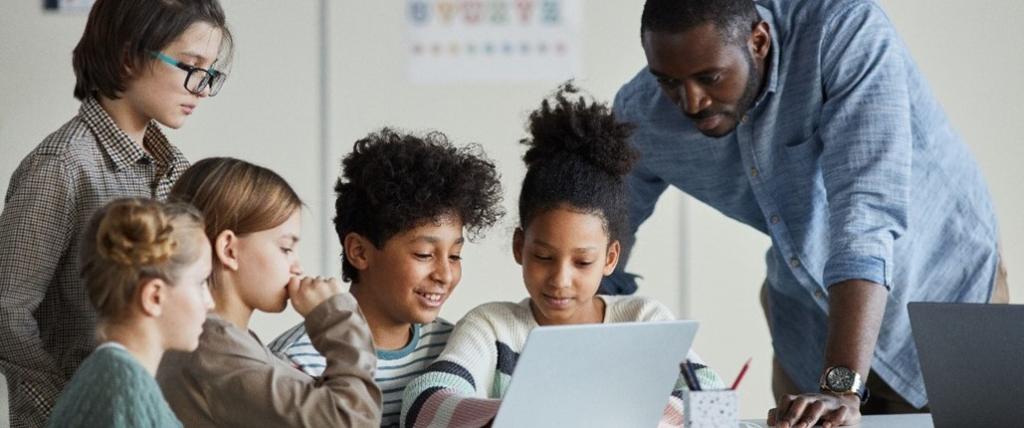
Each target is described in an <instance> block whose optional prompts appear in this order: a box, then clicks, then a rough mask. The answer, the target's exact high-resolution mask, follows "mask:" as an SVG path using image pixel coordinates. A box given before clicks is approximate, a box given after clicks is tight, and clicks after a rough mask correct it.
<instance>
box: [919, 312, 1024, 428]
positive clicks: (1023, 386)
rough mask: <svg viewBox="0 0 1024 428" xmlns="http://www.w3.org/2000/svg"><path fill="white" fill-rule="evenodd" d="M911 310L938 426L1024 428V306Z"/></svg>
mask: <svg viewBox="0 0 1024 428" xmlns="http://www.w3.org/2000/svg"><path fill="white" fill-rule="evenodd" d="M908 310H909V311H910V324H911V327H912V328H913V334H914V341H915V342H917V354H918V358H919V359H920V360H921V371H922V372H923V374H924V385H925V389H926V390H927V391H928V407H930V408H931V412H932V420H933V421H934V423H935V426H936V427H937V428H943V427H1011V426H1016V427H1019V426H1024V406H1022V405H1021V397H1024V305H989V304H977V303H923V302H920V303H910V304H909V305H908Z"/></svg>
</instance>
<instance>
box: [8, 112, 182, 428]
mask: <svg viewBox="0 0 1024 428" xmlns="http://www.w3.org/2000/svg"><path fill="white" fill-rule="evenodd" d="M143 146H144V147H145V150H143V148H142V147H140V146H139V145H138V144H136V143H135V142H133V141H132V140H131V138H129V137H128V135H126V134H125V133H124V131H122V130H121V129H120V128H118V127H117V125H116V124H115V123H114V121H113V119H112V118H111V117H110V115H108V114H107V112H106V111H105V110H103V108H102V107H101V106H100V103H99V102H98V101H97V100H96V99H93V98H89V99H87V100H85V101H84V102H82V105H81V108H80V109H79V111H78V115H77V116H75V117H74V118H72V119H71V120H70V121H69V122H68V123H66V124H64V126H62V127H61V128H60V129H58V130H57V131H56V132H54V133H52V134H50V135H49V136H48V137H46V139H45V140H43V142H42V143H41V144H39V146H37V147H36V148H35V150H33V151H32V152H31V153H29V154H28V156H26V157H25V159H24V160H22V162H21V164H20V165H19V166H18V168H17V170H15V171H14V174H13V175H12V176H11V181H10V187H9V188H8V190H7V196H6V197H5V199H4V207H3V213H2V214H0V249H2V250H0V369H2V370H3V371H4V374H5V375H6V376H7V380H8V384H9V390H10V399H11V406H10V409H11V421H12V426H14V427H38V426H42V425H44V424H45V423H46V418H47V417H48V415H49V413H50V409H51V408H52V406H53V404H54V402H55V401H56V399H57V396H58V395H59V394H60V391H61V389H63V387H64V384H65V383H66V382H67V381H68V380H69V379H70V378H71V375H72V374H73V373H74V372H75V369H76V368H78V365H79V364H81V362H82V360H83V359H85V357H86V356H87V355H89V353H90V352H92V350H93V348H94V347H95V325H96V315H95V311H94V310H93V308H92V306H91V305H90V304H89V298H88V295H87V293H86V290H85V287H84V284H83V282H82V280H81V278H80V275H79V266H78V248H79V242H80V239H81V238H82V237H80V236H79V235H80V234H81V233H82V232H81V231H82V230H83V229H84V228H85V226H86V224H87V223H88V221H89V219H90V217H91V216H92V214H93V213H94V212H95V211H96V210H97V209H98V208H100V207H101V206H103V205H104V204H105V203H107V202H109V201H110V200H112V199H115V198H121V197H151V198H158V199H164V198H166V196H167V193H168V192H169V191H170V188H171V185H172V184H173V183H174V181H175V180H176V179H177V178H178V177H179V176H181V174H182V173H183V172H184V171H185V169H186V168H188V161H187V160H186V159H185V157H184V156H183V155H182V154H181V152H180V151H178V149H177V148H175V147H174V146H172V145H171V144H170V143H169V142H168V141H167V138H166V137H165V136H164V135H163V133H162V132H161V131H160V129H159V127H158V126H157V125H156V123H155V122H152V121H151V122H150V123H149V125H148V126H147V127H146V131H145V135H144V137H143Z"/></svg>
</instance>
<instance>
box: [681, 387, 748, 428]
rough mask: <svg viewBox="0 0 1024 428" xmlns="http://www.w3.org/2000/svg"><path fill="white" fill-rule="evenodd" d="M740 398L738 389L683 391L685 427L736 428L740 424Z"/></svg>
mask: <svg viewBox="0 0 1024 428" xmlns="http://www.w3.org/2000/svg"><path fill="white" fill-rule="evenodd" d="M739 407H740V399H739V396H738V395H736V391H734V390H731V389H722V390H715V391H683V427H684V428H720V427H729V428H735V427H736V426H737V425H739V415H740V410H739Z"/></svg>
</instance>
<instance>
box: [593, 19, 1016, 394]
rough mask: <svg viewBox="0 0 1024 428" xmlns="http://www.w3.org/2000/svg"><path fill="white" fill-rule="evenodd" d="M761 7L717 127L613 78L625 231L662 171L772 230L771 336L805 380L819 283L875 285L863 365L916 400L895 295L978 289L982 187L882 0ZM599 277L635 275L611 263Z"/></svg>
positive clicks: (933, 295)
mask: <svg viewBox="0 0 1024 428" xmlns="http://www.w3.org/2000/svg"><path fill="white" fill-rule="evenodd" d="M758 11H759V13H760V14H761V16H762V18H763V19H765V21H767V23H768V25H769V26H770V28H771V37H772V47H771V54H770V55H769V63H768V64H767V67H768V69H767V72H766V76H765V80H764V82H763V88H762V92H761V93H760V94H759V96H758V98H757V99H756V101H755V103H754V105H753V106H752V107H751V109H750V111H749V112H748V113H747V115H746V117H745V118H744V120H743V121H742V122H741V123H740V125H739V126H738V128H737V129H736V130H735V131H734V132H733V133H731V134H729V135H728V136H726V137H723V138H720V139H713V138H709V137H705V136H704V135H702V134H701V133H700V132H699V131H697V129H696V128H695V127H694V125H693V123H692V122H691V121H690V120H689V119H688V118H686V117H685V116H683V114H682V112H681V110H680V109H679V108H678V107H677V106H675V105H673V103H672V102H671V101H670V100H669V99H668V98H667V97H666V96H664V95H663V94H662V92H661V90H660V88H659V86H658V83H657V81H656V80H655V78H654V77H653V76H652V75H651V74H650V72H649V71H648V70H646V69H644V70H641V71H640V72H639V73H638V74H637V75H636V77H634V78H633V79H632V80H631V81H630V82H629V83H627V84H626V85H625V86H623V87H622V89H620V91H619V93H618V95H617V96H616V98H615V104H614V109H615V113H616V115H617V116H618V117H619V118H620V119H621V120H624V121H628V122H632V123H634V124H635V125H637V129H636V131H635V132H634V134H633V143H634V145H635V147H636V148H637V150H638V151H639V152H640V154H641V161H640V163H639V164H638V166H637V167H636V168H635V170H634V171H633V173H632V174H631V176H630V177H629V181H628V184H629V189H630V219H631V222H632V224H633V232H634V233H633V234H632V235H631V236H630V237H628V238H627V239H626V240H625V241H626V242H624V244H625V245H626V246H627V248H628V247H630V246H631V245H632V240H633V239H634V236H635V231H636V228H637V227H638V226H639V225H640V224H641V223H643V221H644V220H646V219H647V218H648V217H649V216H650V215H651V212H652V211H653V209H654V206H655V202H656V201H657V199H658V198H659V196H660V195H661V194H662V192H664V191H665V189H666V188H667V187H668V186H669V185H672V186H675V187H677V188H679V189H681V190H683V191H684V192H686V193H688V194H689V195H691V196H693V197H694V198H696V199H698V200H700V201H702V202H704V203H706V204H708V205H710V206H712V207H714V208H715V209H716V210H718V211H720V212H721V213H723V214H725V215H726V216H729V217H730V218H733V219H736V220H737V221H740V222H742V223H744V224H747V225H749V226H751V227H753V228H755V229H757V230H759V231H761V232H764V233H765V234H768V235H769V236H770V237H771V239H772V247H771V248H770V249H769V250H768V253H767V254H766V256H765V259H766V261H767V272H768V273H767V276H768V277H767V281H766V286H767V287H768V290H767V291H768V305H769V308H770V313H771V320H770V321H771V324H772V342H773V346H774V348H775V353H776V356H777V358H778V359H779V361H780V363H781V364H782V366H783V368H784V369H785V370H786V372H787V373H788V374H789V375H790V376H791V377H792V378H793V381H794V382H795V383H796V385H797V386H798V387H800V388H801V389H802V390H804V391H807V392H812V391H817V390H818V384H817V382H818V378H819V376H820V374H821V371H822V370H823V369H824V351H825V341H826V337H827V333H828V309H829V302H828V288H829V286H831V285H834V284H836V283H839V282H842V281H845V280H850V279H863V280H869V281H872V282H875V283H878V284H881V285H883V286H885V287H886V288H887V289H888V290H889V294H888V297H887V302H886V307H885V318H884V321H883V323H882V328H881V332H880V334H879V337H878V345H877V347H876V349H875V354H874V361H873V364H872V370H873V372H874V373H875V374H877V375H880V376H881V378H882V379H883V380H885V382H886V383H888V384H889V385H890V386H891V387H892V388H893V389H895V390H896V391H897V392H899V393H900V394H901V395H902V396H903V397H904V398H905V399H906V400H907V401H908V402H909V403H911V404H913V405H915V406H918V407H920V406H923V405H925V404H926V403H927V398H926V396H925V390H924V382H923V380H922V378H921V370H920V366H919V364H918V359H917V352H916V350H915V347H914V341H913V339H912V337H911V331H910V321H909V318H908V316H907V308H906V305H907V303H908V302H912V301H956V302H986V301H988V299H989V296H990V294H991V290H992V284H993V279H994V275H995V271H996V266H997V263H998V252H997V248H996V247H997V241H998V231H997V226H996V219H995V215H994V210H993V207H992V202H991V198H990V196H989V193H988V190H987V187H986V185H985V183H984V180H983V179H982V176H981V174H980V172H979V170H978V167H977V165H976V163H975V161H974V158H973V157H972V156H971V154H970V153H969V151H968V149H967V147H966V146H965V145H964V144H963V142H962V141H961V139H960V137H959V136H958V135H957V133H956V132H955V131H954V129H953V128H952V126H951V125H950V123H949V121H948V119H947V118H946V115H945V113H944V112H943V111H942V109H941V107H940V106H939V103H938V101H937V100H936V99H935V97H934V96H933V95H932V93H931V91H930V90H929V88H928V86H927V84H926V82H925V80H924V78H923V77H922V75H921V73H920V71H919V70H918V69H917V66H916V65H915V64H914V62H913V60H912V59H911V57H910V55H909V53H908V52H907V49H906V47H905V46H904V44H903V42H902V41H901V40H900V39H899V37H898V36H897V34H896V30H895V29H894V27H893V25H892V23H891V22H890V21H889V19H888V17H887V16H886V15H885V13H884V12H883V11H882V9H881V8H880V6H879V5H878V4H876V3H875V2H874V1H870V0H791V1H784V0H779V1H759V2H758ZM682 239H686V238H685V237H682ZM698 257H699V256H698ZM624 265H625V263H621V264H620V267H621V266H624ZM759 285H761V284H730V285H729V286H732V287H743V286H749V287H750V288H751V292H752V293H753V292H756V291H757V289H756V288H755V287H756V286H759ZM602 289H603V290H604V291H607V292H614V293H631V292H633V291H635V289H636V285H635V282H634V277H633V276H632V275H630V274H627V273H625V272H623V271H622V270H621V268H620V270H619V271H617V272H616V273H615V274H614V275H612V276H611V277H609V278H608V279H606V281H605V283H604V284H602ZM717 304H720V305H728V302H718V303H717Z"/></svg>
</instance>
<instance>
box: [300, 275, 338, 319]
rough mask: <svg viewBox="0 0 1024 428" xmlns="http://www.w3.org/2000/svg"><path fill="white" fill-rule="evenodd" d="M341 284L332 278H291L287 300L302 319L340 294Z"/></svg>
mask: <svg viewBox="0 0 1024 428" xmlns="http://www.w3.org/2000/svg"><path fill="white" fill-rule="evenodd" d="M341 292H342V288H341V284H339V283H338V280H336V279H334V278H321V277H319V276H318V277H315V278H313V277H308V276H307V277H303V278H301V279H299V277H297V276H295V277H292V279H291V281H289V282H288V298H289V299H291V301H292V307H293V308H295V312H298V313H299V315H302V317H303V318H305V317H306V315H309V313H310V312H311V311H312V310H313V308H315V307H317V305H319V304H321V303H323V302H324V301H325V300H327V299H329V298H331V297H332V296H334V295H336V294H338V293H341Z"/></svg>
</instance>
